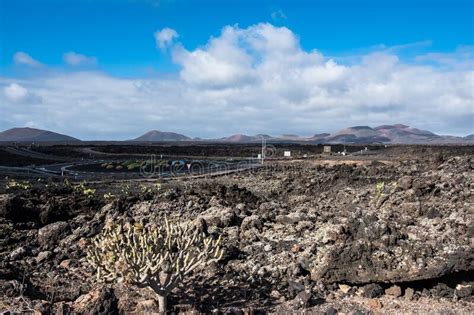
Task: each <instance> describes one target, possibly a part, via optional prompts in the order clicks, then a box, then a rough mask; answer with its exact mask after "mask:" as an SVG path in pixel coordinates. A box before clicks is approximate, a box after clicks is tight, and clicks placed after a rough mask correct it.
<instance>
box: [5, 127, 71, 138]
mask: <svg viewBox="0 0 474 315" xmlns="http://www.w3.org/2000/svg"><path fill="white" fill-rule="evenodd" d="M0 141H4V142H71V141H74V142H75V141H80V140H79V139H76V138H73V137H70V136H66V135H63V134H60V133H56V132H52V131H48V130H41V129H35V128H28V127H26V128H12V129H8V130H5V131H3V132H0Z"/></svg>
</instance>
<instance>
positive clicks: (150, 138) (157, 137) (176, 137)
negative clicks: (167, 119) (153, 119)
mask: <svg viewBox="0 0 474 315" xmlns="http://www.w3.org/2000/svg"><path fill="white" fill-rule="evenodd" d="M187 140H191V138H189V137H187V136H185V135H182V134H179V133H174V132H165V131H158V130H152V131H149V132H147V133H145V134H144V135H142V136H140V137H138V138H135V139H133V140H131V141H143V142H163V141H187Z"/></svg>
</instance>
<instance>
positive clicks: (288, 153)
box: [283, 151, 291, 157]
mask: <svg viewBox="0 0 474 315" xmlns="http://www.w3.org/2000/svg"><path fill="white" fill-rule="evenodd" d="M283 156H284V157H291V151H285V152H283Z"/></svg>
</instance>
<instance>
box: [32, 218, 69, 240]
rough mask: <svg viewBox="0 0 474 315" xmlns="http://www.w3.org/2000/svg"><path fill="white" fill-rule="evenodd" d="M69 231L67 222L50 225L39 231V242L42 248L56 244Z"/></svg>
mask: <svg viewBox="0 0 474 315" xmlns="http://www.w3.org/2000/svg"><path fill="white" fill-rule="evenodd" d="M68 230H69V224H68V223H67V222H63V221H59V222H55V223H51V224H48V225H46V226H44V227H42V228H41V229H39V230H38V242H39V243H40V245H42V246H46V245H48V244H54V243H55V242H57V241H59V240H60V239H61V238H63V237H64V236H65V235H66V232H67V231H68Z"/></svg>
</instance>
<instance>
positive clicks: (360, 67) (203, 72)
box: [0, 24, 474, 139]
mask: <svg viewBox="0 0 474 315" xmlns="http://www.w3.org/2000/svg"><path fill="white" fill-rule="evenodd" d="M165 30H166V29H163V30H161V31H159V32H157V33H155V38H156V40H157V44H158V46H159V47H161V46H160V43H162V44H163V45H165V46H163V47H167V48H170V49H171V51H172V58H173V61H174V62H175V63H176V64H178V65H179V66H180V70H179V76H178V77H177V78H173V79H169V78H165V79H164V78H146V79H142V78H135V79H130V78H128V79H124V78H118V77H113V76H111V75H108V74H106V73H102V72H92V71H75V72H68V73H55V74H48V75H46V76H44V77H41V78H40V77H30V78H26V79H16V78H6V77H3V78H0V87H2V89H1V90H0V91H2V92H1V93H0V107H1V108H0V110H1V111H2V112H6V113H7V114H6V115H2V118H0V125H1V126H3V127H4V128H7V127H11V126H23V125H25V124H26V123H27V122H31V121H34V122H35V124H36V125H37V126H38V127H43V128H48V129H52V130H55V131H59V132H63V133H68V134H71V135H73V136H77V137H80V138H83V139H127V138H133V137H136V136H138V135H140V134H142V133H144V132H145V131H148V130H150V129H159V130H169V131H176V132H182V133H185V134H187V135H190V136H199V137H216V136H223V135H228V134H233V133H248V134H257V133H269V134H274V135H279V134H283V133H291V134H294V133H297V134H301V135H312V134H315V133H318V132H321V131H335V130H337V129H339V128H342V127H347V126H352V125H372V126H374V125H379V124H389V123H404V124H408V125H412V126H415V127H418V128H423V129H429V130H432V131H435V132H438V133H441V134H443V133H451V134H454V135H466V134H469V133H473V132H474V130H473V129H474V127H473V121H474V97H473V90H472V87H473V85H474V70H473V65H474V62H473V54H472V52H473V51H474V49H473V47H460V48H459V49H458V50H456V51H454V52H452V53H449V54H447V53H443V54H439V53H434V52H433V53H429V54H426V55H420V56H416V57H415V58H412V59H410V60H403V59H402V58H401V57H400V56H397V54H396V53H395V52H394V51H396V50H389V49H383V50H380V51H372V52H370V53H367V54H365V55H364V56H362V58H360V60H359V59H358V60H359V61H358V62H356V63H350V64H347V63H344V62H340V61H338V60H335V59H331V58H328V57H327V56H324V55H323V54H322V53H320V52H319V51H317V50H311V51H306V50H304V49H303V48H302V47H301V45H300V42H299V38H298V36H297V35H296V34H294V33H293V32H292V31H291V30H290V29H288V28H285V27H275V26H273V25H271V24H257V25H254V26H250V27H248V28H240V27H239V26H226V27H224V28H223V30H222V32H221V34H220V35H219V36H218V37H213V38H210V39H209V41H208V42H207V43H205V44H204V45H203V46H201V47H198V48H196V49H194V50H188V49H186V48H185V47H183V46H182V45H181V44H179V43H174V41H175V39H176V37H177V33H176V34H174V33H173V32H170V31H166V32H165V33H163V32H164V31H165ZM168 30H171V29H168ZM171 31H173V30H171ZM157 34H158V35H157ZM165 34H167V35H165ZM160 40H161V41H160ZM18 87H21V89H19V88H18ZM23 89H24V90H23ZM23 95H24V96H23ZM27 96H28V97H27Z"/></svg>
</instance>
